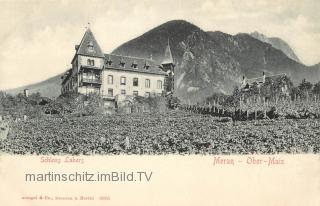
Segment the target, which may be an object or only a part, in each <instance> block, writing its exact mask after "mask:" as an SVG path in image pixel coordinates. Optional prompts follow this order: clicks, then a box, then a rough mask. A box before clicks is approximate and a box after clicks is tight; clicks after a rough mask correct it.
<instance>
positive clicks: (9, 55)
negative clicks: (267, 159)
mask: <svg viewBox="0 0 320 206" xmlns="http://www.w3.org/2000/svg"><path fill="white" fill-rule="evenodd" d="M80 2H82V3H80ZM80 2H78V1H43V2H40V1H1V3H0V4H1V7H2V8H1V10H2V12H1V17H2V18H1V19H2V20H1V28H2V29H1V30H2V32H1V39H2V43H1V44H2V48H3V50H1V52H0V56H1V60H0V69H1V76H0V90H1V92H0V138H1V140H0V150H1V153H8V154H22V155H28V154H35V155H51V154H52V155H62V154H70V155H95V154H99V155H100V154H101V155H114V154H117V155H118V154H134V155H163V154H179V155H189V154H201V155H205V154H223V155H229V154H241V155H242V154H288V153H289V154H304V153H316V154H319V152H320V129H319V123H320V65H319V62H320V49H319V48H320V46H319V42H320V33H319V31H320V23H319V13H318V10H319V3H318V2H317V1H293V2H290V3H289V1H272V2H269V1H262V0H261V1H254V2H253V1H244V2H241V3H240V2H236V1H226V2H225V1H210V0H207V1H177V2H176V3H174V4H176V5H175V8H174V9H173V7H172V6H171V5H169V4H166V3H165V2H163V1H159V2H151V1H150V2H149V1H141V2H140V1H137V2H136V1H127V2H126V3H124V2H121V3H120V2H116V1H105V2H104V1H103V2H101V1H80ZM177 6H181V8H179V9H177Z"/></svg>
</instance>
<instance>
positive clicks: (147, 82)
mask: <svg viewBox="0 0 320 206" xmlns="http://www.w3.org/2000/svg"><path fill="white" fill-rule="evenodd" d="M121 79H122V81H121ZM134 80H135V81H136V80H138V82H137V83H138V85H136V84H134ZM164 80H165V76H164V75H159V74H148V73H141V72H134V71H132V72H131V71H119V70H116V69H105V70H103V72H102V82H103V83H102V86H101V93H102V95H103V96H109V97H111V96H113V97H115V96H117V95H138V96H145V97H147V96H150V95H151V96H154V95H161V94H162V92H163V91H164Z"/></svg>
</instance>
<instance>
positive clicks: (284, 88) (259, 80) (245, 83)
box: [240, 72, 289, 96]
mask: <svg viewBox="0 0 320 206" xmlns="http://www.w3.org/2000/svg"><path fill="white" fill-rule="evenodd" d="M285 79H286V74H276V75H268V76H267V75H265V73H264V72H263V73H262V76H260V77H256V78H251V79H247V78H246V77H245V76H243V78H242V83H241V86H240V90H241V91H242V92H247V91H250V89H251V88H252V87H253V86H254V85H255V86H257V87H258V89H260V88H261V86H262V85H264V84H265V83H266V82H267V81H271V82H276V81H279V80H280V82H281V84H280V85H279V87H280V89H281V91H280V92H281V93H282V94H284V95H287V96H289V89H288V85H287V82H286V81H285Z"/></svg>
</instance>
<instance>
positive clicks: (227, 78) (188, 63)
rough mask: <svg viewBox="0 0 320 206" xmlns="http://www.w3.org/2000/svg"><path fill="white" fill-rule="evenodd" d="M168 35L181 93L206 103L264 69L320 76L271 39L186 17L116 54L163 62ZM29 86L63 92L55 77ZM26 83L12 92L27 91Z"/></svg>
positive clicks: (319, 69)
mask: <svg viewBox="0 0 320 206" xmlns="http://www.w3.org/2000/svg"><path fill="white" fill-rule="evenodd" d="M168 39H169V42H170V46H171V51H172V54H173V58H174V60H175V62H176V67H175V83H176V84H175V86H176V90H175V94H176V95H177V96H178V97H180V98H181V99H182V100H185V101H193V102H196V101H200V100H202V99H204V98H205V97H207V96H210V95H211V94H212V93H214V92H223V93H231V92H232V90H233V89H234V87H235V86H237V85H240V83H241V79H242V76H246V77H248V78H253V77H258V76H261V75H262V72H263V71H264V72H265V73H267V74H269V75H272V74H279V73H286V74H287V75H288V76H290V77H291V79H292V80H293V82H294V83H295V84H298V83H299V82H301V80H302V79H303V78H306V79H308V80H309V81H311V82H318V81H319V80H320V67H319V66H317V65H314V66H311V67H307V66H305V65H303V64H301V63H299V62H298V61H295V60H293V59H292V58H289V57H288V56H287V55H286V54H285V52H283V51H282V50H280V49H277V48H275V47H274V46H272V44H270V43H266V42H264V41H260V40H259V39H257V38H254V37H252V36H251V35H249V34H244V33H243V34H237V35H229V34H226V33H223V32H220V31H215V32H211V31H208V32H206V31H203V30H202V29H201V28H199V27H197V26H195V25H193V24H191V23H189V22H186V21H183V20H174V21H169V22H167V23H164V24H162V25H160V26H158V27H156V28H153V29H151V30H150V31H148V32H146V33H145V34H143V35H141V36H139V37H137V38H135V39H133V40H130V41H128V42H126V43H124V44H122V45H120V46H119V47H118V48H116V49H115V50H114V51H113V52H112V53H113V54H120V55H126V56H137V57H144V58H150V57H151V56H152V59H153V60H154V61H156V62H157V63H158V64H160V62H161V61H162V58H163V55H164V50H165V47H166V45H167V42H168ZM289 48H290V47H289ZM296 60H298V59H296ZM26 87H27V88H29V89H30V91H31V92H32V91H39V92H41V93H43V95H44V96H50V97H52V96H54V95H56V96H57V95H59V93H60V79H59V77H58V76H55V77H53V78H51V79H49V80H46V81H44V82H41V83H38V84H34V85H29V86H26ZM26 87H21V88H18V89H15V90H11V91H10V92H12V91H22V90H23V88H26Z"/></svg>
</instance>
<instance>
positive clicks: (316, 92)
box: [312, 81, 320, 99]
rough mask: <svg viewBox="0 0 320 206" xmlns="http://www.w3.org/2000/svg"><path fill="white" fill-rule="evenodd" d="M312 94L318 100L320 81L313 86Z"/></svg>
mask: <svg viewBox="0 0 320 206" xmlns="http://www.w3.org/2000/svg"><path fill="white" fill-rule="evenodd" d="M312 93H313V94H314V95H316V97H317V99H319V96H320V81H319V82H318V83H316V84H315V85H314V86H313V89H312Z"/></svg>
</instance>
